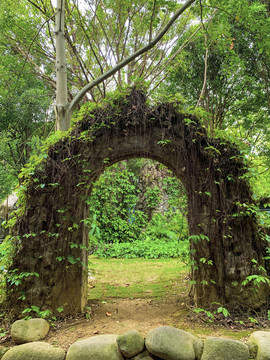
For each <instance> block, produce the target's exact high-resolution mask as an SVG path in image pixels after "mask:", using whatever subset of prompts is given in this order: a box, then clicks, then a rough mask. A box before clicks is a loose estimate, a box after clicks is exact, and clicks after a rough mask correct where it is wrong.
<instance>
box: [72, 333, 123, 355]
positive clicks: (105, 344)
mask: <svg viewBox="0 0 270 360" xmlns="http://www.w3.org/2000/svg"><path fill="white" fill-rule="evenodd" d="M117 337H118V335H98V336H93V337H91V338H88V339H85V340H79V341H77V342H75V343H74V344H72V345H71V346H70V348H69V349H68V352H67V358H66V360H123V359H124V358H123V356H122V354H121V353H120V350H119V349H118V346H117V343H116V339H117Z"/></svg>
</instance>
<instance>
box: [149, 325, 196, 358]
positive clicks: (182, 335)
mask: <svg viewBox="0 0 270 360" xmlns="http://www.w3.org/2000/svg"><path fill="white" fill-rule="evenodd" d="M195 339H196V338H195V336H193V335H191V334H189V333H187V332H185V331H183V330H179V329H175V328H173V327H170V326H161V327H159V328H157V329H154V330H151V331H149V333H148V334H147V336H146V339H145V345H146V348H147V350H148V351H149V352H150V353H151V354H153V355H155V356H158V357H160V358H161V359H164V360H194V359H195V350H194V347H193V343H194V341H195Z"/></svg>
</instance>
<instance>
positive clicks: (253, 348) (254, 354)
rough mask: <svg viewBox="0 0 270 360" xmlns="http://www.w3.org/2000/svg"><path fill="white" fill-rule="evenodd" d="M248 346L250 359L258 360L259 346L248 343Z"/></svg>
mask: <svg viewBox="0 0 270 360" xmlns="http://www.w3.org/2000/svg"><path fill="white" fill-rule="evenodd" d="M247 346H248V349H249V357H250V358H251V359H256V357H257V353H258V345H256V344H254V343H252V342H249V341H248V342H247Z"/></svg>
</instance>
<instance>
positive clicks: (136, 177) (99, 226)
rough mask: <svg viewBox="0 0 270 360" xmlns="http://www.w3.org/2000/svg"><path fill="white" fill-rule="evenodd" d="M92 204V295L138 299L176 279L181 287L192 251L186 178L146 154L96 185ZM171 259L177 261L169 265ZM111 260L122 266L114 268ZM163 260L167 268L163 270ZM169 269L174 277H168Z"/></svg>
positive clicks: (102, 177)
mask: <svg viewBox="0 0 270 360" xmlns="http://www.w3.org/2000/svg"><path fill="white" fill-rule="evenodd" d="M87 203H88V205H89V217H88V219H87V220H86V221H85V223H86V224H87V225H88V227H89V245H90V249H89V250H90V254H93V255H92V256H91V258H90V265H89V282H90V293H89V298H90V299H97V298H98V299H102V296H106V298H107V297H108V296H110V295H111V296H114V297H118V296H119V297H123V296H127V297H132V298H134V297H137V296H140V297H141V296H143V295H144V296H146V295H148V296H149V293H153V291H154V293H153V296H154V297H155V296H158V294H159V295H160V293H161V292H165V291H166V290H167V291H169V290H170V289H169V288H171V287H172V282H173V280H174V281H175V283H174V286H175V287H176V286H177V285H176V281H177V283H179V282H180V272H181V271H182V272H183V270H184V271H185V277H186V273H187V272H188V267H187V265H188V263H189V250H190V249H189V247H190V246H189V238H188V237H189V232H188V223H187V217H186V214H187V195H186V191H185V188H184V187H183V185H182V183H181V182H180V180H179V179H178V178H177V177H175V176H174V174H173V173H172V172H171V171H169V170H168V169H167V168H166V167H165V166H164V165H162V164H160V163H158V162H156V161H152V160H150V159H143V158H139V159H138V158H137V159H130V160H128V161H122V162H118V163H117V164H114V165H112V166H111V167H108V168H107V169H106V170H105V171H104V173H103V174H102V175H100V177H99V179H98V180H97V181H96V182H95V183H94V184H93V188H92V191H91V196H90V197H89V198H88V199H87ZM100 259H102V261H101V260H100ZM112 259H118V260H112ZM120 259H122V260H123V259H125V260H124V261H122V260H120ZM131 259H139V260H138V261H136V260H132V261H131ZM143 259H144V261H143ZM149 259H151V261H148V260H149ZM153 259H159V260H160V261H157V262H156V263H155V262H154V261H153ZM161 259H162V260H161ZM164 259H166V260H164ZM169 259H177V260H176V261H171V263H170V264H169V261H168V260H169ZM180 261H181V263H180ZM128 263H130V266H129V265H128ZM109 264H112V267H121V268H122V270H120V271H118V269H110V268H109V267H110V265H109ZM116 264H117V265H116ZM162 264H163V266H164V271H160V270H161V269H160V267H161V266H162ZM143 266H147V267H148V270H147V269H146V268H143ZM165 267H167V269H165ZM150 269H151V272H150ZM96 271H97V272H98V273H97V274H96ZM143 271H144V272H145V274H144V276H143ZM155 272H156V274H155ZM168 272H170V275H171V276H173V279H168V278H167V277H166V276H169V274H168ZM136 274H137V275H138V276H137V277H136ZM159 281H160V282H161V283H160V284H159ZM127 284H128V285H127ZM168 287H169V288H168ZM178 287H179V286H178ZM185 287H186V288H187V287H188V284H185ZM166 288H167V289H166ZM173 292H174V293H175V292H176V289H174V290H173ZM182 292H183V289H182V288H181V291H180V290H179V293H182ZM103 300H105V299H103Z"/></svg>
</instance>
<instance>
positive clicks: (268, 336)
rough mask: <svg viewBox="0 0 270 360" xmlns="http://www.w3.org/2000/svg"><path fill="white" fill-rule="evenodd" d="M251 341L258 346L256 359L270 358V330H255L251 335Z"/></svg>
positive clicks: (265, 359) (267, 359)
mask: <svg viewBox="0 0 270 360" xmlns="http://www.w3.org/2000/svg"><path fill="white" fill-rule="evenodd" d="M249 342H250V343H252V344H254V345H256V346H257V347H258V353H257V357H256V360H269V359H270V332H269V331H255V332H254V333H253V334H251V335H250V337H249Z"/></svg>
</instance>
